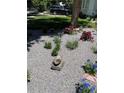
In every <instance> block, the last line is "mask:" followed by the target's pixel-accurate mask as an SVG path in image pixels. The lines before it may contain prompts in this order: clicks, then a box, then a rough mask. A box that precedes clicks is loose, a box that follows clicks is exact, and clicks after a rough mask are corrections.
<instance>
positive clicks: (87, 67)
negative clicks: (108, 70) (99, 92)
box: [82, 61, 97, 76]
mask: <svg viewBox="0 0 124 93" xmlns="http://www.w3.org/2000/svg"><path fill="white" fill-rule="evenodd" d="M82 68H83V69H84V71H85V73H88V74H90V75H94V76H95V75H96V73H97V62H95V63H92V62H90V61H89V62H86V63H85V64H84V65H83V66H82Z"/></svg>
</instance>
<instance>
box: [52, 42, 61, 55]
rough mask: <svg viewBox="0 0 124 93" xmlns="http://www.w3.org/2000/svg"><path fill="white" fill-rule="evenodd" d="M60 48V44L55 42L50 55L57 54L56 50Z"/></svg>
mask: <svg viewBox="0 0 124 93" xmlns="http://www.w3.org/2000/svg"><path fill="white" fill-rule="evenodd" d="M59 50H60V44H56V46H55V48H54V49H53V51H52V54H51V55H52V56H57V55H58V52H59Z"/></svg>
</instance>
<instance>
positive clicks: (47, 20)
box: [27, 16, 96, 30]
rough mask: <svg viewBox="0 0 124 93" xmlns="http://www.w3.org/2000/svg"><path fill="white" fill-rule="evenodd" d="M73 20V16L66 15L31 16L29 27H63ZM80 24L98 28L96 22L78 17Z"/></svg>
mask: <svg viewBox="0 0 124 93" xmlns="http://www.w3.org/2000/svg"><path fill="white" fill-rule="evenodd" d="M70 22H71V17H66V16H34V17H32V18H29V20H28V24H27V28H28V29H46V30H47V29H49V28H54V29H62V28H65V27H66V26H68V25H69V24H70ZM78 23H79V25H83V26H90V27H93V28H96V24H95V23H92V22H90V21H88V20H86V19H80V18H79V19H78Z"/></svg>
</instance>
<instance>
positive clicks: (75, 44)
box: [66, 41, 78, 50]
mask: <svg viewBox="0 0 124 93" xmlns="http://www.w3.org/2000/svg"><path fill="white" fill-rule="evenodd" d="M66 47H67V48H69V49H71V50H73V49H75V48H77V47H78V41H68V42H67V43H66Z"/></svg>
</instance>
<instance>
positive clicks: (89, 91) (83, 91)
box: [77, 79, 97, 93]
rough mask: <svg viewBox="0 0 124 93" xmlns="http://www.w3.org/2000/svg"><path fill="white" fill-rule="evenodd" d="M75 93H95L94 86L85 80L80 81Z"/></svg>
mask: <svg viewBox="0 0 124 93" xmlns="http://www.w3.org/2000/svg"><path fill="white" fill-rule="evenodd" d="M77 93H97V90H96V85H94V84H92V83H91V82H90V81H88V80H86V79H81V82H80V83H79V87H78V91H77Z"/></svg>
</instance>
